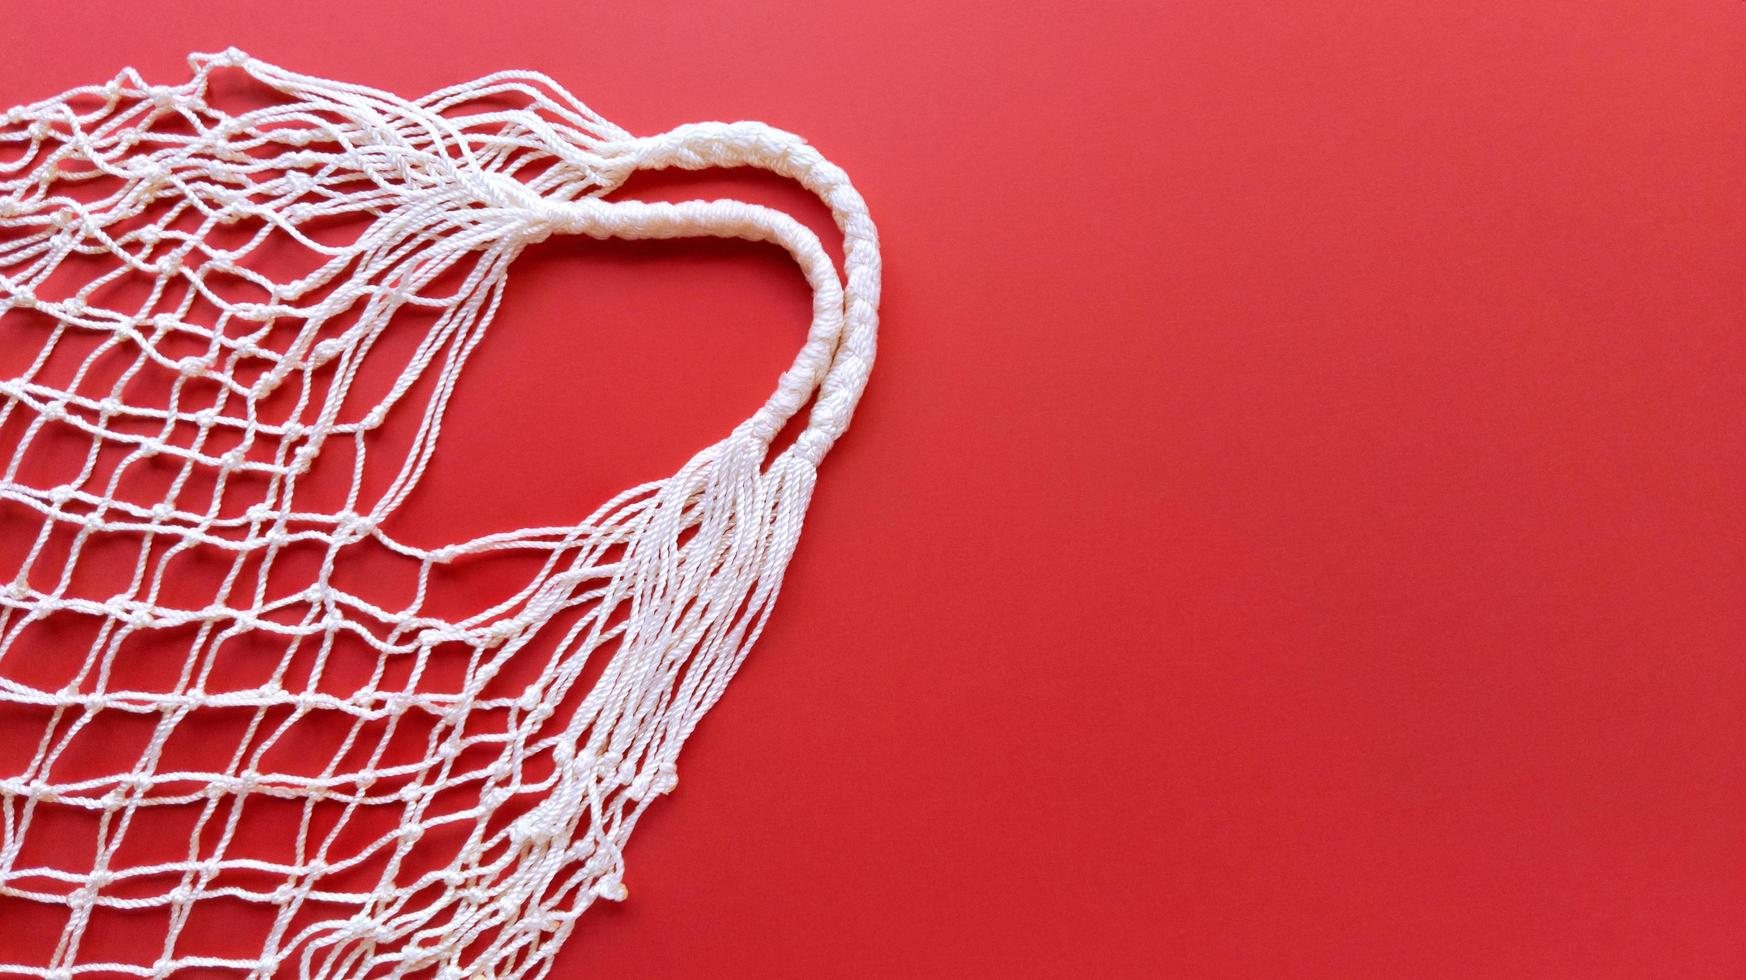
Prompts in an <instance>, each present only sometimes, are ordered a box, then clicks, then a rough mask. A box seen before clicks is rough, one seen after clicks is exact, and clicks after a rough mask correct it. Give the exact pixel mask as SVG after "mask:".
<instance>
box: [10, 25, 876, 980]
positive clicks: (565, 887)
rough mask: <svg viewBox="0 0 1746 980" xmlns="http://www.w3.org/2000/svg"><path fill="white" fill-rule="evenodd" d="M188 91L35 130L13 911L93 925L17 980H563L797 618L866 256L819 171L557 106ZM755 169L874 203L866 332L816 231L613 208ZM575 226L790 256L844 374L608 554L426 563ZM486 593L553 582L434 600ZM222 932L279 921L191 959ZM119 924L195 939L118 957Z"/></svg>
mask: <svg viewBox="0 0 1746 980" xmlns="http://www.w3.org/2000/svg"><path fill="white" fill-rule="evenodd" d="M191 64H192V65H193V68H194V72H193V77H192V78H191V80H190V81H188V82H187V83H185V84H182V85H179V86H174V87H160V86H151V85H148V84H146V83H145V82H144V81H143V80H142V79H141V78H139V77H138V76H137V75H136V74H134V73H132V72H131V71H130V72H126V73H123V74H122V75H121V76H119V77H118V78H117V79H115V80H114V81H112V82H111V83H109V84H107V85H104V86H94V87H90V88H85V89H78V90H75V91H72V92H69V93H66V94H64V95H62V96H59V97H57V98H55V99H51V100H48V101H45V102H42V103H38V104H36V105H32V106H26V107H22V108H19V109H14V110H12V111H10V112H9V113H6V114H5V115H4V116H0V311H3V312H0V348H3V350H4V353H3V354H0V358H3V360H0V447H3V448H4V450H5V452H6V454H7V459H6V462H5V464H4V465H5V469H4V471H3V472H0V526H4V527H5V528H6V529H7V534H6V535H5V536H4V542H3V544H4V547H0V576H4V580H3V581H0V723H3V724H5V725H6V726H7V727H6V728H5V729H4V730H3V731H0V738H3V739H5V740H7V742H8V744H9V745H10V748H8V749H7V750H5V751H6V752H7V754H6V755H5V756H4V757H3V758H0V820H3V827H0V829H3V836H0V905H10V906H12V907H14V908H19V907H22V906H25V905H28V906H30V907H33V908H38V909H46V910H50V911H52V912H53V913H54V915H55V916H56V917H57V918H55V919H53V920H47V919H45V920H43V921H45V922H49V921H52V922H54V923H55V925H54V926H51V927H50V928H48V929H47V930H46V931H45V936H46V937H47V938H48V939H52V940H53V942H52V944H49V945H45V947H44V950H43V954H44V955H43V958H42V959H41V960H40V961H31V962H21V963H0V969H4V970H5V971H7V972H15V973H22V974H27V975H39V976H50V977H69V976H73V975H76V974H83V973H96V974H110V975H113V974H132V975H141V976H166V975H169V974H172V973H176V972H179V971H186V970H216V971H221V972H226V973H244V974H249V975H257V976H264V975H268V974H272V973H275V972H279V971H282V970H291V969H295V970H297V971H298V972H300V973H301V974H303V975H306V976H319V977H341V976H366V975H370V976H375V975H383V976H386V975H411V974H420V975H424V974H429V975H437V976H447V977H459V976H493V977H512V976H522V975H526V974H530V973H541V972H544V970H546V969H548V968H549V966H550V957H551V954H552V953H553V952H554V951H555V950H556V948H557V946H558V944H559V943H560V942H561V941H562V940H563V939H564V938H565V937H566V936H567V935H568V934H569V932H570V931H571V929H572V928H573V926H574V923H575V921H576V918H577V917H578V916H579V915H580V914H581V913H582V912H583V911H584V910H586V909H587V908H588V907H589V905H590V904H592V902H593V901H595V900H596V899H598V898H602V897H604V898H608V899H617V898H622V897H623V896H624V886H623V883H622V874H623V859H622V856H621V850H620V849H621V847H622V846H623V843H624V841H625V839H626V837H627V836H628V834H629V833H630V830H631V828H632V827H633V826H634V824H635V822H636V820H637V817H638V815H639V814H640V813H641V812H642V809H643V807H644V806H646V805H647V803H648V802H649V801H650V800H651V799H652V798H653V797H655V796H657V795H659V794H661V793H664V792H666V791H668V790H670V789H672V788H673V786H674V784H675V781H676V772H677V770H676V765H675V762H676V758H677V753H678V749H679V745H680V744H681V743H682V742H683V740H684V739H685V737H686V736H687V735H688V734H689V733H690V731H691V729H692V727H693V726H695V724H696V722H697V719H698V718H699V717H700V716H701V715H702V713H703V712H704V711H706V710H707V709H708V708H709V706H710V705H712V704H713V703H714V702H715V700H716V699H717V698H718V697H719V696H720V695H721V692H722V689H723V687H724V686H725V684H726V683H727V681H728V679H729V677H731V675H732V673H733V671H734V670H735V669H736V668H737V666H738V665H739V663H740V661H741V659H742V658H743V657H744V656H745V653H746V651H747V649H748V648H749V647H750V645H751V643H752V642H753V641H754V640H755V638H756V636H757V634H758V632H759V630H760V629H761V627H762V624H763V621H764V617H765V616H767V615H768V613H769V610H770V608H771V604H772V602H773V601H774V599H775V595H776V590H777V586H778V585H779V583H780V580H781V574H782V571H783V569H784V568H785V566H786V563H787V560H788V557H789V555H790V554H791V553H792V550H793V547H794V544H795V541H796V540H797V538H798V534H799V529H800V522H801V517H802V515H803V514H804V511H805V507H806V504H807V501H808V500H809V499H810V494H811V491H812V486H813V482H812V481H813V477H814V467H815V465H816V463H817V461H818V458H819V457H820V456H822V455H823V453H824V451H825V450H826V449H828V447H829V445H830V444H831V442H832V441H833V440H834V439H835V437H836V436H837V435H838V434H840V432H841V430H842V428H843V427H844V426H846V424H847V419H848V414H849V413H850V412H851V411H852V409H853V406H854V402H855V399H856V398H857V397H858V395H859V392H860V387H861V385H862V384H864V382H865V376H866V371H867V370H868V369H869V368H870V365H871V360H872V346H871V327H872V317H873V310H874V308H875V306H876V303H877V253H876V251H875V250H872V248H871V242H872V241H873V237H872V227H871V224H870V222H866V221H865V218H864V214H865V211H864V207H862V206H861V205H860V203H859V198H858V197H855V196H853V191H852V189H848V185H847V182H846V179H840V171H836V170H835V169H834V168H831V167H829V165H828V164H824V163H823V162H822V160H820V159H818V158H816V154H813V153H812V152H811V151H810V148H806V147H804V144H799V143H798V142H797V141H796V142H794V143H789V142H787V141H784V140H782V139H780V138H778V137H776V136H774V135H772V134H773V133H774V131H768V130H762V129H743V128H742V129H737V130H736V129H734V128H732V127H722V128H720V129H707V128H706V129H700V130H693V131H689V132H682V133H680V132H679V131H676V133H678V135H677V136H674V137H673V138H672V139H669V140H666V141H664V142H661V141H648V140H634V139H632V138H631V137H630V136H629V135H628V134H626V133H624V132H623V131H621V130H619V129H617V128H616V127H614V126H612V125H610V124H609V123H607V122H605V121H604V120H602V119H600V118H599V117H598V116H596V115H595V114H593V113H592V112H591V111H589V110H588V109H587V108H585V107H584V106H582V105H581V104H580V103H578V102H577V101H576V100H574V99H573V98H571V97H570V96H568V95H567V94H566V93H564V92H563V91H562V90H561V89H559V88H557V87H556V86H555V85H554V84H552V83H550V82H549V81H547V80H545V79H544V78H542V77H540V76H537V75H533V74H528V73H503V74H499V75H495V76H491V77H488V78H485V79H481V80H479V81H477V82H473V83H469V84H467V85H464V86H459V87H456V88H453V89H448V90H443V91H439V92H436V93H433V94H432V95H430V96H427V97H425V98H424V99H420V100H417V101H415V102H408V101H403V100H400V99H398V98H396V97H393V96H391V95H387V94H385V93H380V92H375V91H372V90H368V89H363V88H359V87H355V86H349V85H344V84H340V83H334V82H328V81H324V80H320V79H312V78H308V77H306V76H300V75H295V74H292V73H289V72H285V71H283V70H282V69H278V68H275V67H273V66H270V65H266V64H264V63H261V62H259V61H256V60H253V59H248V58H246V57H245V56H243V55H241V54H240V53H237V52H234V51H233V52H227V53H226V54H224V55H216V56H196V57H195V58H194V59H192V61H191ZM230 68H240V69H242V70H241V71H239V72H232V71H226V69H230ZM229 76H235V77H236V78H237V79H238V81H239V84H240V83H241V82H247V83H249V84H250V85H252V86H253V88H251V89H248V90H246V91H244V90H238V91H237V92H230V91H229V90H226V91H225V92H223V93H220V92H218V91H217V89H218V88H222V87H223V85H224V84H225V83H223V82H221V81H219V80H220V79H223V78H225V77H229ZM251 100H252V104H251V105H250V106H249V107H246V108H239V109H233V110H230V111H226V110H224V109H221V108H219V107H218V105H219V104H220V103H226V102H227V101H241V102H244V103H250V102H251ZM670 135H671V134H670ZM699 147H702V148H703V149H701V150H700V149H699ZM748 161H749V162H755V163H759V164H760V165H767V166H770V168H771V169H775V170H777V171H778V172H784V173H788V174H789V175H791V176H796V177H798V178H799V179H801V180H802V181H803V182H805V183H807V184H808V185H809V186H812V187H814V189H815V190H819V191H820V192H821V194H823V195H824V196H826V199H827V201H828V202H830V203H831V204H832V207H833V210H835V211H837V213H838V216H839V221H840V222H844V229H845V235H846V238H847V240H849V241H850V242H851V248H850V250H849V256H850V259H849V265H851V266H853V268H851V269H850V272H849V278H850V285H851V287H855V286H856V284H857V283H859V284H860V285H859V289H858V291H857V289H855V288H851V290H850V291H849V297H848V299H847V300H845V294H844V292H843V291H842V289H841V287H840V285H839V281H838V279H837V276H836V272H835V269H834V267H832V266H830V264H829V261H828V259H824V258H823V252H822V250H821V249H820V248H819V247H818V244H817V242H816V239H813V238H812V237H811V235H810V233H807V232H805V231H804V229H801V228H800V227H799V226H798V225H797V224H795V223H794V222H793V221H792V220H791V219H786V218H785V217H784V216H780V215H776V214H774V213H771V212H766V211H765V210H764V209H761V208H755V207H753V206H750V205H733V206H731V207H730V206H727V205H729V204H730V203H731V202H715V203H714V204H711V205H709V206H707V207H705V206H703V205H702V202H696V203H697V204H698V207H696V208H691V209H689V210H688V209H687V207H686V206H662V205H640V204H636V203H635V202H622V203H616V204H611V205H608V204H607V203H606V202H604V201H603V200H602V198H601V195H603V194H605V193H606V192H608V191H610V190H612V189H613V188H615V187H616V186H617V185H618V184H619V183H620V182H621V181H622V180H623V179H624V178H625V177H626V176H627V175H628V173H629V172H630V171H631V170H633V169H636V168H638V167H648V166H687V167H700V166H708V165H716V164H722V163H729V164H737V163H743V162H748ZM845 213H847V214H848V217H847V218H846V219H845V217H844V215H845ZM558 232H563V233H581V234H590V235H595V236H597V237H613V236H617V237H673V236H678V235H685V234H732V235H736V236H738V237H745V238H754V239H766V240H772V241H776V242H778V243H779V244H782V245H783V246H784V247H786V248H788V250H789V251H790V252H791V253H792V254H794V256H795V257H796V259H797V261H799V262H800V263H801V265H802V267H803V268H804V269H805V270H806V272H807V274H808V278H809V281H810V282H811V283H812V285H813V287H814V290H815V297H816V299H817V303H816V306H815V322H814V327H813V331H812V334H811V335H810V337H809V340H808V343H807V345H806V348H805V349H804V350H803V351H802V353H801V356H800V357H799V358H798V359H797V360H796V362H795V365H794V367H793V368H791V369H790V370H789V372H787V373H786V374H785V375H784V376H783V379H782V382H781V384H780V386H779V388H778V391H777V393H776V395H775V396H773V398H772V399H771V402H770V403H769V404H768V405H766V406H765V407H764V408H763V409H761V410H760V412H759V413H758V414H757V415H756V416H754V417H753V418H752V419H751V420H749V421H748V422H747V423H746V424H745V425H743V426H741V427H740V428H739V429H736V430H735V432H734V433H733V435H732V436H730V437H729V438H728V439H727V440H725V441H723V442H722V443H719V444H717V445H716V446H713V447H710V448H709V449H707V450H705V451H704V452H703V453H701V454H699V455H698V456H697V457H696V458H695V459H693V460H692V461H691V463H689V464H688V465H687V466H686V467H685V468H684V469H682V470H681V471H680V472H679V473H678V474H677V475H675V476H673V477H671V478H669V479H667V480H663V481H659V482H657V483H651V484H648V485H645V486H642V487H638V488H635V489H633V490H631V491H628V492H627V493H625V494H623V495H621V496H619V497H618V498H617V499H615V500H613V501H611V502H609V503H607V504H606V505H605V506H603V507H601V508H600V509H599V510H598V511H596V512H595V514H594V515H593V516H591V517H590V518H589V519H587V520H586V521H584V522H583V523H582V524H580V525H577V526H573V527H558V528H529V529H521V530H516V531H511V532H506V533H503V534H497V535H491V536H488V537H484V538H479V539H475V540H471V541H466V542H462V543H458V544H451V545H446V546H443V547H438V548H423V547H418V546H414V545H412V544H410V543H407V542H405V541H402V540H398V539H396V538H395V537H394V536H393V535H392V534H390V533H389V532H388V531H387V530H385V528H384V523H385V522H388V520H389V518H390V517H391V516H392V514H393V513H394V510H395V508H396V507H397V506H398V505H399V504H400V503H401V502H402V501H403V500H405V499H406V497H407V495H408V494H410V493H411V492H412V491H413V490H414V488H415V487H416V486H417V484H418V482H419V480H420V478H421V476H422V475H423V474H424V472H425V469H426V467H427V465H428V463H429V461H430V458H431V454H432V452H433V451H434V449H435V446H436V443H437V436H438V434H439V432H440V429H441V423H442V419H443V413H444V410H445V408H446V406H447V404H448V401H449V397H450V395H451V394H452V392H453V391H454V388H455V385H456V383H457V380H458V378H459V375H460V372H461V370H462V367H463V366H464V364H465V363H466V361H467V358H468V355H469V354H470V353H471V352H472V351H473V349H474V347H475V345H476V344H478V343H479V342H480V340H481V338H482V337H483V336H484V333H485V330H486V327H487V326H488V325H489V324H490V322H491V320H492V317H493V314H494V312H495V310H496V308H497V306H498V303H499V301H500V300H501V298H502V295H503V290H504V284H505V281H506V273H507V269H508V266H509V264H510V262H511V261H512V260H513V259H514V258H515V256H516V255H517V254H518V253H519V252H520V251H521V250H522V249H523V248H525V247H526V246H527V245H528V244H530V243H531V242H535V241H538V240H541V239H542V238H544V237H546V236H548V235H550V234H553V233H558ZM856 243H865V245H864V246H862V247H857V245H856ZM869 263H871V265H869ZM869 270H870V272H869ZM869 275H871V276H872V279H871V280H870V282H871V286H869V285H868V283H869V279H868V278H867V277H868V276H869ZM857 304H859V305H857ZM845 311H846V314H847V318H848V320H850V321H855V320H856V319H857V316H859V320H860V321H862V322H861V325H860V327H859V333H860V334H861V335H864V339H862V340H858V341H857V340H855V339H854V337H855V336H856V335H857V331H856V330H855V329H851V330H850V334H849V337H850V339H844V338H845V334H844V329H845ZM850 326H851V328H854V327H855V324H854V323H853V322H851V323H850ZM384 365H386V366H384ZM821 386H822V387H821ZM815 398H816V403H815V408H814V416H813V424H812V425H811V426H810V427H809V428H808V430H807V432H806V433H805V434H804V435H803V436H802V437H801V440H800V442H798V443H797V444H796V445H795V446H794V447H793V448H792V449H791V450H789V451H786V452H783V453H780V454H777V455H775V457H774V458H767V455H766V454H767V453H768V450H769V443H770V440H771V438H772V437H773V435H774V434H775V432H776V430H777V429H779V428H780V426H781V424H782V423H783V421H785V420H786V418H788V417H789V416H791V415H792V414H794V413H795V412H796V411H797V410H798V409H800V408H801V407H802V406H803V405H804V404H805V403H807V402H808V401H809V400H814V399H815ZM491 560H514V561H518V562H521V563H522V564H521V565H520V566H518V567H521V568H524V569H525V570H526V572H527V574H526V579H525V584H524V585H522V586H521V587H520V588H519V589H517V590H515V591H514V592H513V593H512V594H508V595H504V596H499V597H493V599H492V600H491V601H488V602H481V601H479V600H478V598H477V596H473V595H468V594H465V590H464V589H463V590H461V591H462V593H463V594H462V597H461V599H460V600H455V599H454V598H453V596H451V597H449V598H448V599H443V598H440V597H439V596H438V595H437V593H439V592H441V591H442V590H443V584H442V583H443V580H444V577H445V576H450V575H461V574H462V570H463V569H464V568H465V567H466V566H467V565H468V563H470V562H479V561H491ZM359 568H362V569H364V571H363V572H362V573H360V572H358V571H357V569H359ZM390 568H392V569H394V572H393V574H392V575H390V574H389V573H387V572H385V571H381V570H386V569H390ZM395 576H398V577H397V578H395ZM388 578H394V579H395V583H396V584H395V585H393V586H387V585H384V584H383V582H384V581H385V580H386V579H388ZM452 591H454V590H453V589H451V592H452ZM390 594H392V595H393V598H392V599H391V600H390V599H385V598H384V596H385V595H390ZM74 840H76V841H78V846H66V844H67V842H68V841H74ZM184 840H185V841H186V846H185V847H184V846H183V841H184ZM220 907H222V908H225V909H228V910H229V911H227V912H225V913H224V914H225V915H228V916H231V917H232V920H233V921H238V922H240V921H243V917H244V916H246V915H248V914H251V913H252V914H253V916H254V917H253V919H251V920H249V921H253V922H255V923H256V928H254V929H253V930H252V931H251V930H248V929H240V930H237V935H236V937H235V943H234V948H227V949H211V948H203V947H202V946H201V945H200V944H199V943H197V942H192V941H190V940H191V937H194V936H196V935H197V934H200V935H204V934H205V933H204V932H203V931H202V930H201V929H199V928H198V927H191V926H190V922H191V921H193V920H197V919H200V918H201V917H202V916H203V915H208V914H212V912H213V910H215V909H218V908H220ZM5 914H7V913H6V912H5V911H0V915H5ZM117 914H126V915H136V916H149V917H152V921H153V922H155V923H158V925H159V927H158V929H157V930H156V936H157V938H158V939H161V944H159V945H156V946H154V947H152V948H134V949H131V950H129V951H127V952H128V955H127V956H126V957H121V956H118V955H115V954H113V952H112V951H111V950H110V949H108V948H106V947H103V946H102V945H101V941H102V933H103V932H104V926H103V925H102V924H101V923H102V921H103V917H104V916H106V915H117ZM57 928H58V935H55V932H56V930H57ZM7 958H8V957H6V956H5V955H3V954H0V960H4V959H7Z"/></svg>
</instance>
